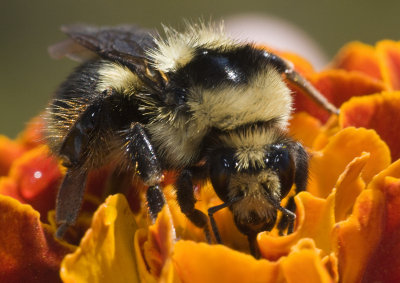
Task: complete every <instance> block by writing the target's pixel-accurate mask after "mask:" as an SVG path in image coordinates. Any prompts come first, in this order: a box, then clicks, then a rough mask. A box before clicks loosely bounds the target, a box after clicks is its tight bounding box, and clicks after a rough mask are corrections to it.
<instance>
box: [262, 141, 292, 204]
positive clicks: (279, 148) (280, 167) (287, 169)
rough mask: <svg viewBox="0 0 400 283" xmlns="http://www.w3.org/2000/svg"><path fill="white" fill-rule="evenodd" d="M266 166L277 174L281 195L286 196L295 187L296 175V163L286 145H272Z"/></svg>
mask: <svg viewBox="0 0 400 283" xmlns="http://www.w3.org/2000/svg"><path fill="white" fill-rule="evenodd" d="M265 164H266V165H267V167H268V168H270V169H271V170H273V171H275V172H276V173H277V175H278V177H279V180H280V183H281V195H282V196H285V195H286V194H287V193H288V192H289V190H290V188H291V187H292V185H293V181H294V173H295V163H294V160H293V156H292V154H291V152H290V151H289V148H288V147H287V146H286V145H284V144H275V145H272V146H271V147H270V148H269V150H268V152H267V154H266V155H265Z"/></svg>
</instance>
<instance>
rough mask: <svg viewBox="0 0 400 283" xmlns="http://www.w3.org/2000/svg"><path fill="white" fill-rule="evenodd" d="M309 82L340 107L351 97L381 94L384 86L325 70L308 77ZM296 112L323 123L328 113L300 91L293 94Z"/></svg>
mask: <svg viewBox="0 0 400 283" xmlns="http://www.w3.org/2000/svg"><path fill="white" fill-rule="evenodd" d="M308 79H309V81H310V82H311V83H312V84H313V85H314V86H315V87H316V88H317V89H318V90H319V91H320V92H321V93H322V94H323V95H324V96H325V97H326V98H327V99H328V100H329V101H330V102H331V103H332V104H334V105H335V106H337V107H340V105H342V103H343V102H345V101H347V100H349V99H350V98H351V97H352V96H360V95H366V94H372V93H377V92H381V91H383V90H385V89H386V87H385V85H384V84H383V83H382V82H380V81H376V80H374V79H372V78H371V77H369V76H367V75H364V74H361V73H358V72H347V71H344V70H327V71H323V72H320V73H315V74H313V75H311V76H309V77H308ZM294 106H295V109H296V111H306V112H308V113H310V114H311V115H313V116H314V117H317V118H318V119H320V120H321V121H323V122H325V121H326V120H327V119H328V118H329V113H327V112H326V110H324V109H322V108H321V107H320V106H318V105H317V104H316V103H314V102H313V101H312V100H311V98H309V97H308V96H307V95H306V94H304V93H303V92H302V91H297V92H296V94H295V104H294Z"/></svg>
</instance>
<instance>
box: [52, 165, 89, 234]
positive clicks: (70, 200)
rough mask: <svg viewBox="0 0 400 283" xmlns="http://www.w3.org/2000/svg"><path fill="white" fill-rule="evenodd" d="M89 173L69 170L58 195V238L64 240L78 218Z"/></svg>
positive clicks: (78, 169) (76, 169)
mask: <svg viewBox="0 0 400 283" xmlns="http://www.w3.org/2000/svg"><path fill="white" fill-rule="evenodd" d="M86 177H87V171H85V170H81V169H80V168H74V169H68V170H67V173H66V175H65V177H64V180H63V182H62V184H61V187H60V189H59V190H58V194H57V201H56V221H57V224H58V225H59V227H58V229H57V231H56V237H57V238H62V237H63V236H64V234H65V232H66V230H67V229H68V227H69V226H70V225H73V224H74V223H75V222H76V219H77V218H78V214H79V210H80V208H81V204H82V201H83V195H84V192H85V185H86Z"/></svg>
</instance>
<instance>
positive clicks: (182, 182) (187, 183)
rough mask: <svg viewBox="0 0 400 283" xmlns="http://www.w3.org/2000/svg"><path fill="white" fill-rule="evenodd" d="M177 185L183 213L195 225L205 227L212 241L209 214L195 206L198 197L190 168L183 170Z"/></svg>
mask: <svg viewBox="0 0 400 283" xmlns="http://www.w3.org/2000/svg"><path fill="white" fill-rule="evenodd" d="M175 187H176V197H177V200H178V204H179V206H180V208H181V211H182V213H183V214H185V215H186V217H187V218H188V219H189V220H190V221H191V222H192V223H193V224H194V225H196V226H197V227H199V228H203V229H204V233H205V235H206V239H207V241H208V242H209V243H211V235H210V230H209V228H208V218H207V215H205V214H204V213H203V212H202V211H200V210H198V209H196V208H195V207H194V205H195V203H196V198H195V197H194V189H193V183H192V172H191V171H190V170H188V169H184V170H182V172H181V173H180V175H179V177H178V179H177V181H176V183H175Z"/></svg>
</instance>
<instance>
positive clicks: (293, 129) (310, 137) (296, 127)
mask: <svg viewBox="0 0 400 283" xmlns="http://www.w3.org/2000/svg"><path fill="white" fill-rule="evenodd" d="M320 132H321V122H320V121H319V120H318V119H317V118H314V117H313V116H311V115H309V114H308V113H306V112H300V113H295V114H294V115H293V116H292V118H291V119H290V124H289V133H290V135H291V136H293V137H294V138H295V139H296V140H298V141H300V142H301V143H302V144H303V145H305V146H307V147H312V144H313V142H314V140H315V138H316V137H317V136H318V134H320Z"/></svg>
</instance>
